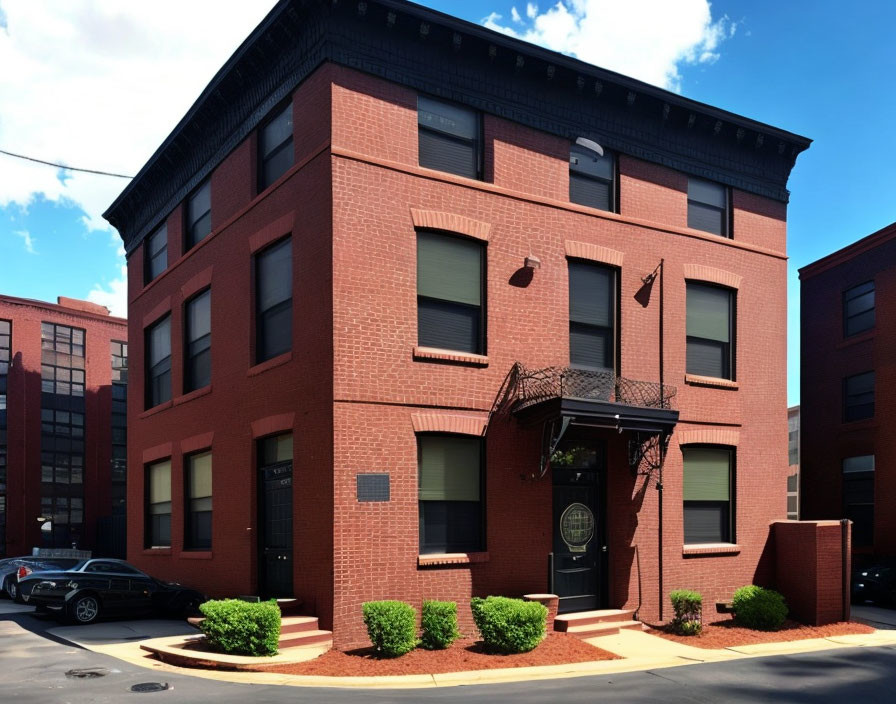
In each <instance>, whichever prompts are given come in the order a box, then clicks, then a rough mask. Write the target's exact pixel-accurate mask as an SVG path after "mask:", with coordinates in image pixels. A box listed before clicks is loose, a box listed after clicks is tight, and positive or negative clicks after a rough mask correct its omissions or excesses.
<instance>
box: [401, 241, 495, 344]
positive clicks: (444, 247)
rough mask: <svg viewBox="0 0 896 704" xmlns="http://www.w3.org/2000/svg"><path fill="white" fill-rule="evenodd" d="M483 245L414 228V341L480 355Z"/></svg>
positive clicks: (483, 297) (483, 330) (483, 324)
mask: <svg viewBox="0 0 896 704" xmlns="http://www.w3.org/2000/svg"><path fill="white" fill-rule="evenodd" d="M484 270H485V246H484V245H483V244H482V243H481V242H478V241H476V240H469V239H465V238H461V237H455V236H452V235H442V234H437V233H435V232H426V231H423V232H418V233H417V344H418V345H422V346H424V347H437V348H440V349H446V350H458V351H460V352H472V353H473V354H485V316H484V311H483V301H484V299H485V284H484V281H485V277H484V276H483V274H484Z"/></svg>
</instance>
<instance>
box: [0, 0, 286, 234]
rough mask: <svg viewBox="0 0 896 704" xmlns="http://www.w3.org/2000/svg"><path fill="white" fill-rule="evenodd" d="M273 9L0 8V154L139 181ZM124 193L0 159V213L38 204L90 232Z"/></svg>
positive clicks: (111, 2)
mask: <svg viewBox="0 0 896 704" xmlns="http://www.w3.org/2000/svg"><path fill="white" fill-rule="evenodd" d="M274 2H275V0H261V1H258V2H245V1H244V0H219V1H218V2H217V3H215V6H214V12H213V13H212V14H213V17H211V16H210V11H209V8H210V6H209V4H208V2H206V1H204V0H156V1H155V2H152V3H122V2H120V0H66V2H53V1H52V0H0V3H2V12H3V19H4V22H3V23H2V24H0V27H2V26H3V24H5V29H0V66H2V67H3V69H2V70H0V149H6V150H8V151H12V152H17V153H20V154H27V155H29V156H34V157H37V158H41V159H45V160H47V161H57V162H63V163H66V164H71V165H72V166H80V167H85V168H89V169H98V170H103V171H113V172H117V173H125V174H135V173H137V171H138V170H139V169H140V167H141V166H142V165H143V164H144V163H145V162H146V161H147V159H149V157H150V156H151V155H152V153H153V152H154V151H155V150H156V148H157V147H158V146H159V145H160V144H161V142H162V140H163V139H164V138H165V137H166V136H167V135H168V133H169V132H170V131H171V129H172V128H173V127H174V125H175V124H177V122H178V121H179V120H180V118H181V117H182V116H183V115H184V113H186V111H187V110H188V109H189V107H190V105H191V104H192V103H193V101H194V100H195V99H196V97H197V96H198V95H199V93H200V92H201V91H202V89H203V88H204V87H205V85H206V84H207V83H208V82H209V80H211V78H212V76H213V75H214V74H215V72H216V71H217V70H218V68H220V66H221V65H222V64H223V63H224V62H225V61H226V60H227V58H228V57H229V56H230V55H231V54H232V53H233V51H234V50H235V49H236V47H237V46H238V45H239V44H240V42H242V40H243V39H244V38H245V37H246V36H248V34H249V33H250V32H251V31H252V29H254V28H255V26H256V25H257V24H258V23H259V22H260V21H261V19H262V18H263V17H264V15H265V14H266V13H267V12H268V11H269V10H270V8H271V7H272V6H273V5H274ZM210 19H213V20H214V28H213V30H212V29H210V24H209V22H210ZM201 27H204V28H205V30H206V31H197V28H201ZM69 175H70V176H69ZM126 185H127V181H126V180H124V179H115V178H108V177H103V176H95V175H91V174H82V173H77V172H67V176H66V178H65V179H59V178H58V171H57V170H56V169H53V168H50V167H47V166H40V165H38V164H32V163H29V162H26V161H21V160H19V159H13V158H11V157H7V156H3V155H0V207H5V206H7V205H9V204H10V203H16V204H18V205H20V206H23V207H27V206H28V204H29V203H30V202H31V201H32V200H33V199H34V197H35V195H36V194H39V193H43V194H44V195H45V196H46V197H47V198H48V199H49V200H51V201H62V200H65V201H70V202H73V203H75V204H77V205H79V206H80V207H81V208H82V209H83V210H84V212H85V214H86V215H85V218H84V221H85V225H86V226H87V228H88V229H90V230H100V229H107V228H108V227H109V226H108V224H107V223H106V222H105V220H103V219H102V213H103V211H104V210H105V209H106V208H107V207H108V206H109V205H110V204H111V203H112V201H113V200H114V199H115V198H116V196H117V195H118V194H119V193H120V192H121V191H122V190H123V189H124V187H125V186H126Z"/></svg>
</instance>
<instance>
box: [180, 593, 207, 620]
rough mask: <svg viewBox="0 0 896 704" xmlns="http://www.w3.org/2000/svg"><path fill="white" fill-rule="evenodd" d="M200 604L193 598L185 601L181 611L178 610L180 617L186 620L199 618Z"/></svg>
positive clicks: (198, 600) (199, 601)
mask: <svg viewBox="0 0 896 704" xmlns="http://www.w3.org/2000/svg"><path fill="white" fill-rule="evenodd" d="M201 603H202V601H201V600H200V599H197V598H196V597H195V596H194V597H190V598H189V599H187V600H186V601H185V602H184V603H183V605H182V606H181V609H180V615H181V617H183V618H185V619H187V618H190V617H191V616H199V615H200V613H201V612H200V611H199V605H200V604H201Z"/></svg>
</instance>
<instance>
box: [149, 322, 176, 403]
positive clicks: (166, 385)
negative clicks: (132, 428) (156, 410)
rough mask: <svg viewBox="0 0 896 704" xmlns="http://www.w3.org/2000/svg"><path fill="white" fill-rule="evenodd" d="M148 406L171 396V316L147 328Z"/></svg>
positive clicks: (162, 401)
mask: <svg viewBox="0 0 896 704" xmlns="http://www.w3.org/2000/svg"><path fill="white" fill-rule="evenodd" d="M145 339H146V360H147V364H146V407H147V408H152V407H153V406H158V405H159V404H160V403H164V402H165V401H168V400H169V399H170V398H171V316H170V315H166V316H165V317H164V318H162V319H161V320H160V321H159V322H157V323H156V324H155V325H152V326H150V327H148V328H146V333H145Z"/></svg>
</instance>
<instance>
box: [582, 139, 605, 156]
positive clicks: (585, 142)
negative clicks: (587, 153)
mask: <svg viewBox="0 0 896 704" xmlns="http://www.w3.org/2000/svg"><path fill="white" fill-rule="evenodd" d="M576 144H578V145H579V146H580V147H585V149H590V150H591V151H593V152H595V153H596V154H597V155H598V156H603V155H604V148H603V147H602V146H600V145H599V144H598V143H597V142H595V141H594V140H593V139H588V138H587V137H579V138H578V139H577V140H576Z"/></svg>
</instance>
